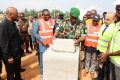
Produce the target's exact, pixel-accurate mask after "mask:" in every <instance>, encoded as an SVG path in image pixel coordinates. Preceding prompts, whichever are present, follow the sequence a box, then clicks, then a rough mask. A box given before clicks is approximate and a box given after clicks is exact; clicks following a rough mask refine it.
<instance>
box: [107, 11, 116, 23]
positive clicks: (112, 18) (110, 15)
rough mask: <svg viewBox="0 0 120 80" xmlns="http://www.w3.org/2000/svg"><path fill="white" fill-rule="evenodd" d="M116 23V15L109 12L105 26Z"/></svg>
mask: <svg viewBox="0 0 120 80" xmlns="http://www.w3.org/2000/svg"><path fill="white" fill-rule="evenodd" d="M114 21H115V13H113V12H108V13H107V14H106V15H105V24H107V25H109V24H111V23H113V22H114Z"/></svg>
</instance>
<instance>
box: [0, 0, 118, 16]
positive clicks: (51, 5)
mask: <svg viewBox="0 0 120 80" xmlns="http://www.w3.org/2000/svg"><path fill="white" fill-rule="evenodd" d="M115 1H116V0H0V9H1V10H5V9H6V8H7V7H9V6H14V7H16V8H17V9H18V10H20V11H21V10H24V9H25V8H28V9H37V10H41V9H44V8H47V9H50V10H53V9H60V10H62V11H64V12H65V11H69V10H70V8H71V7H78V8H79V9H80V10H81V13H82V12H84V11H85V10H90V9H96V10H97V11H98V13H100V14H101V13H102V12H104V11H112V12H114V9H115V5H114V4H113V3H115ZM118 1H120V0H118Z"/></svg>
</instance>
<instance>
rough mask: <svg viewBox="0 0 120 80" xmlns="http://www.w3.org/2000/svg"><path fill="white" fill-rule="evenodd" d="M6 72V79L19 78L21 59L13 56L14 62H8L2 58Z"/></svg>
mask: <svg viewBox="0 0 120 80" xmlns="http://www.w3.org/2000/svg"><path fill="white" fill-rule="evenodd" d="M3 62H4V64H5V68H6V73H7V80H21V74H20V68H21V59H16V58H14V63H11V64H10V63H8V62H7V61H5V60H3Z"/></svg>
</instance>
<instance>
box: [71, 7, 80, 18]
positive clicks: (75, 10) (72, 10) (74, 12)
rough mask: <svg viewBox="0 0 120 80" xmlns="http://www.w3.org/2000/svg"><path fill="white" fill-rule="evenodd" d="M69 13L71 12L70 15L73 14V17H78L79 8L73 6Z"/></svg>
mask: <svg viewBox="0 0 120 80" xmlns="http://www.w3.org/2000/svg"><path fill="white" fill-rule="evenodd" d="M70 14H71V16H73V17H79V15H80V10H79V9H78V8H75V7H73V8H71V10H70Z"/></svg>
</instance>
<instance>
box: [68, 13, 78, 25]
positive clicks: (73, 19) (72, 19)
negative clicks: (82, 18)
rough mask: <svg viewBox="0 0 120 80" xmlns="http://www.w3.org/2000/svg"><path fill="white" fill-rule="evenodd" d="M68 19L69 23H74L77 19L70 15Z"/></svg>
mask: <svg viewBox="0 0 120 80" xmlns="http://www.w3.org/2000/svg"><path fill="white" fill-rule="evenodd" d="M70 21H71V24H72V25H74V24H75V23H76V21H77V18H76V17H73V16H71V15H70Z"/></svg>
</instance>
